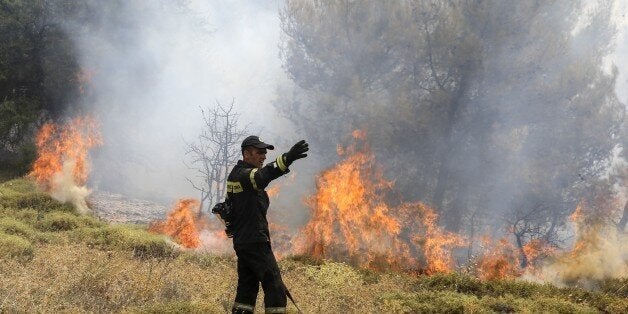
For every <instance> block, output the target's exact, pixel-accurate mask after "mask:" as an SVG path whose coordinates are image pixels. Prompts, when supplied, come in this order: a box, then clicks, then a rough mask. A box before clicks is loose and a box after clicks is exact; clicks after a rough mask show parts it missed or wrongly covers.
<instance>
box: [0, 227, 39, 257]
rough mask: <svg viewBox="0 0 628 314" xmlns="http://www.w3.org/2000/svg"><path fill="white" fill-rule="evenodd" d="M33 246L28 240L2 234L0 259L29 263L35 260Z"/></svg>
mask: <svg viewBox="0 0 628 314" xmlns="http://www.w3.org/2000/svg"><path fill="white" fill-rule="evenodd" d="M34 251H35V249H34V247H33V245H32V244H31V243H30V242H29V241H28V240H26V239H24V238H22V237H19V236H16V235H11V234H6V233H3V232H0V258H7V257H8V258H16V259H19V260H23V261H28V260H30V259H32V258H33V254H34Z"/></svg>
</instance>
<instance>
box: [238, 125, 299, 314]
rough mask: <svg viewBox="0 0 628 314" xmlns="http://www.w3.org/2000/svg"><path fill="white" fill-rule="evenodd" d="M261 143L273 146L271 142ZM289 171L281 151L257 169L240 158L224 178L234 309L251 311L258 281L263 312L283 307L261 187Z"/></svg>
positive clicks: (283, 295)
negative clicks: (229, 219)
mask: <svg viewBox="0 0 628 314" xmlns="http://www.w3.org/2000/svg"><path fill="white" fill-rule="evenodd" d="M255 138H256V139H257V141H259V138H257V137H255ZM247 139H249V138H247ZM246 141H247V140H245V142H246ZM259 142H260V143H262V142H261V141H259ZM262 144H264V143H262ZM264 145H267V146H266V147H268V148H270V149H273V147H272V145H268V144H264ZM243 146H244V143H243ZM289 171H290V170H288V167H287V166H286V162H285V157H284V155H281V156H279V157H278V158H277V159H276V160H275V161H273V162H271V163H269V164H266V166H264V167H263V168H259V169H258V168H256V167H255V166H253V165H250V164H248V163H246V162H244V161H242V160H240V161H238V164H237V165H236V166H235V167H234V168H233V170H231V173H230V174H229V177H228V179H227V180H228V182H227V197H228V199H229V201H230V202H231V207H232V210H233V220H232V222H231V223H232V227H233V248H234V249H235V252H236V255H237V257H238V288H237V293H236V297H235V303H234V305H233V311H232V312H233V313H252V312H253V309H254V308H255V300H256V299H257V292H258V290H259V283H260V282H261V283H262V288H263V289H264V305H265V307H266V313H285V311H286V302H287V300H286V290H285V286H284V284H283V282H282V280H281V274H280V273H279V267H278V266H277V261H276V260H275V256H274V255H273V252H272V249H271V246H270V232H269V230H268V221H267V220H266V213H267V211H268V206H269V199H268V194H267V193H266V191H265V190H264V189H265V188H266V186H268V184H269V183H270V181H272V180H274V179H277V178H279V177H280V176H282V175H284V174H286V173H288V172H289Z"/></svg>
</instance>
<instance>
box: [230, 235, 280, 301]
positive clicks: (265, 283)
mask: <svg viewBox="0 0 628 314" xmlns="http://www.w3.org/2000/svg"><path fill="white" fill-rule="evenodd" d="M233 247H234V249H235V252H236V256H237V257H238V288H237V292H236V297H235V302H234V305H233V310H232V313H253V309H254V308H255V300H256V299H257V293H258V291H259V284H260V283H262V289H263V290H264V306H265V308H266V313H285V312H286V303H287V299H286V290H285V286H284V284H283V281H282V280H281V274H280V273H279V267H278V266H277V260H275V255H274V254H273V251H272V249H271V246H270V242H262V243H240V244H234V246H233Z"/></svg>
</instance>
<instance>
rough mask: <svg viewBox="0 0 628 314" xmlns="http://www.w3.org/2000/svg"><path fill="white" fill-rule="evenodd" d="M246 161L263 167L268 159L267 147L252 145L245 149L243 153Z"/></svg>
mask: <svg viewBox="0 0 628 314" xmlns="http://www.w3.org/2000/svg"><path fill="white" fill-rule="evenodd" d="M242 157H243V160H244V162H246V163H248V164H251V165H253V166H255V167H257V168H261V167H262V166H263V165H264V160H266V148H257V147H250V148H247V149H246V150H244V155H242Z"/></svg>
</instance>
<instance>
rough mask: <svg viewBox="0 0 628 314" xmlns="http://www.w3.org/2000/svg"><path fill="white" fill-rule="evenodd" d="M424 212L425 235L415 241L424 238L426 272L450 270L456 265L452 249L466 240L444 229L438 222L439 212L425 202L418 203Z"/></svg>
mask: <svg viewBox="0 0 628 314" xmlns="http://www.w3.org/2000/svg"><path fill="white" fill-rule="evenodd" d="M415 206H418V207H419V208H420V209H421V210H420V211H421V212H422V213H423V219H422V222H423V225H424V226H425V235H424V236H423V237H415V241H417V240H420V239H421V238H422V240H423V246H422V247H423V254H424V255H425V259H426V260H427V269H426V273H428V274H432V273H443V272H449V271H451V270H452V269H453V267H454V259H453V255H452V249H453V248H455V247H461V246H464V245H465V244H466V241H465V240H464V239H463V238H462V237H461V236H459V235H457V234H455V233H451V232H447V231H443V230H442V229H441V228H440V227H439V226H438V225H437V224H436V221H437V219H438V214H436V212H435V211H434V210H433V209H432V208H430V207H428V206H426V205H423V204H420V203H418V204H416V205H415Z"/></svg>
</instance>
